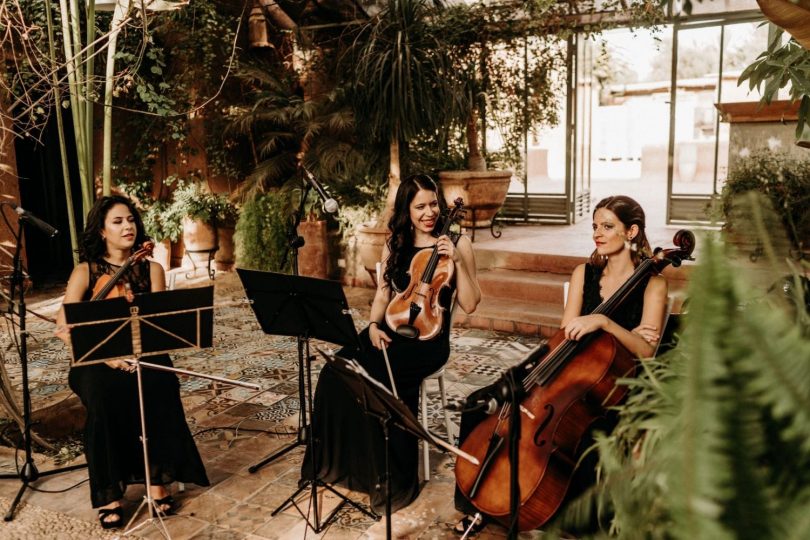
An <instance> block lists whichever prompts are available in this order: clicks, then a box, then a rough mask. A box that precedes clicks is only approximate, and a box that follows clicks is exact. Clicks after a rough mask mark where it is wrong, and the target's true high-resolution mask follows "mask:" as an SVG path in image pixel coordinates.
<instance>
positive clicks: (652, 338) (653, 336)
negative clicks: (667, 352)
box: [631, 324, 661, 345]
mask: <svg viewBox="0 0 810 540" xmlns="http://www.w3.org/2000/svg"><path fill="white" fill-rule="evenodd" d="M631 331H632V332H633V333H634V334H637V335H639V336H641V337H642V338H644V341H646V342H647V343H649V344H650V345H655V344H657V343H658V340H659V339H661V334H659V333H658V327H657V326H654V325H652V324H641V325H639V326H636V327H635V328H633V330H631Z"/></svg>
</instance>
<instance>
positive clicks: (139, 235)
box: [56, 195, 209, 529]
mask: <svg viewBox="0 0 810 540" xmlns="http://www.w3.org/2000/svg"><path fill="white" fill-rule="evenodd" d="M147 241H148V238H147V237H146V235H145V234H144V229H143V223H142V221H141V217H140V215H139V214H138V210H137V209H136V208H135V205H134V204H133V203H132V201H130V200H129V199H128V198H126V197H122V196H119V195H113V196H109V197H102V198H100V199H99V200H97V201H96V203H95V205H93V208H92V209H91V210H90V212H89V214H88V215H87V220H86V227H85V230H84V233H83V234H82V236H81V240H80V245H79V259H80V261H81V262H80V263H79V264H78V265H77V266H76V268H74V270H73V273H72V274H71V275H70V278H69V280H68V284H67V290H66V292H65V297H64V300H63V303H71V302H82V301H91V300H95V299H97V297H98V296H99V295H100V294H101V295H103V298H98V299H104V298H111V297H113V296H120V295H127V296H129V295H130V294H139V293H147V292H157V291H162V290H164V289H165V288H166V286H165V276H164V274H163V267H161V266H160V264H158V263H156V262H150V261H149V260H146V259H145V256H146V254H145V253H144V251H145V250H144V249H140V250H136V247H141V246H143V245H144V244H145V243H146V242H147ZM136 251H137V255H136V254H135V253H136ZM113 278H116V279H114V280H113ZM107 291H109V292H107ZM57 325H58V326H57V331H56V335H57V337H59V338H60V339H62V340H63V341H64V342H65V343H68V344H70V329H69V328H68V327H66V325H65V314H64V310H60V311H59V315H58V316H57ZM149 361H150V362H153V363H156V364H162V365H166V366H171V359H170V358H169V356H168V355H158V356H150V357H149ZM134 371H135V367H134V366H132V365H131V364H129V363H128V362H126V361H125V360H110V361H108V362H105V363H100V364H94V365H88V366H79V367H73V368H71V370H70V374H69V376H68V381H69V384H70V388H71V389H72V390H73V391H74V392H75V393H76V394H77V395H78V396H79V397H80V398H81V400H82V403H83V404H84V406H85V408H86V409H87V421H86V423H85V429H84V451H85V455H86V458H87V467H88V472H89V476H90V498H91V502H92V505H93V508H98V509H99V512H98V513H99V523H100V524H101V526H102V527H103V528H105V529H111V528H115V527H120V526H121V525H123V512H122V508H121V498H122V497H123V496H124V491H125V490H126V487H127V485H129V484H142V483H144V482H145V479H144V461H143V449H142V446H141V441H140V412H139V407H138V394H137V380H136V376H135V373H134ZM143 391H144V406H145V413H146V426H147V438H148V439H149V464H150V467H151V472H150V474H151V483H152V493H151V496H152V497H153V498H154V499H155V502H156V504H157V507H158V509H159V510H160V511H161V512H163V513H165V514H170V513H171V512H173V511H174V510H175V507H176V504H175V501H174V499H173V498H172V496H171V495H170V494H169V491H168V490H167V487H166V486H168V484H170V483H171V482H173V481H181V482H193V483H195V484H198V485H201V486H207V485H209V484H208V477H207V476H206V473H205V467H204V466H203V463H202V460H201V459H200V454H199V452H198V451H197V447H196V446H195V444H194V440H193V438H192V437H191V432H190V431H189V429H188V425H187V424H186V419H185V414H184V412H183V405H182V403H181V402H180V385H179V382H178V380H177V377H176V376H175V375H174V374H173V373H170V372H164V371H157V370H150V369H145V370H143Z"/></svg>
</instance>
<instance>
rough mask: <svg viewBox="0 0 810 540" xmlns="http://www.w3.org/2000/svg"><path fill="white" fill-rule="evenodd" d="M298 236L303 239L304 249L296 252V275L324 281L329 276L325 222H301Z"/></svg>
mask: <svg viewBox="0 0 810 540" xmlns="http://www.w3.org/2000/svg"><path fill="white" fill-rule="evenodd" d="M298 234H300V235H301V236H302V237H303V238H304V247H302V248H301V249H299V250H298V273H299V274H301V275H302V276H309V277H315V278H321V279H326V278H327V277H328V276H329V242H328V238H327V234H326V221H325V220H318V221H302V222H301V223H300V224H299V225H298Z"/></svg>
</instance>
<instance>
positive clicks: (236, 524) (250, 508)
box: [217, 503, 270, 534]
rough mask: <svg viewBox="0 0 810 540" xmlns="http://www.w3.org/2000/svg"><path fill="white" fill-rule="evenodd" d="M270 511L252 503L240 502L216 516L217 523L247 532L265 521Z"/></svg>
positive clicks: (250, 531) (268, 517)
mask: <svg viewBox="0 0 810 540" xmlns="http://www.w3.org/2000/svg"><path fill="white" fill-rule="evenodd" d="M269 519H270V512H267V511H265V509H264V508H262V507H260V506H256V505H253V504H247V503H240V504H237V505H236V506H234V507H232V508H231V509H230V510H228V511H227V512H225V513H224V514H222V515H221V516H219V517H218V518H217V525H219V526H220V527H226V528H228V529H233V530H236V531H239V532H241V533H243V534H249V533H252V532H253V531H255V530H256V529H258V528H260V527H261V526H262V525H264V524H265V523H267V521H268V520H269Z"/></svg>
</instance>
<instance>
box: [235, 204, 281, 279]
mask: <svg viewBox="0 0 810 540" xmlns="http://www.w3.org/2000/svg"><path fill="white" fill-rule="evenodd" d="M290 219H291V199H290V193H289V192H288V191H285V190H273V191H270V192H268V193H264V194H262V195H259V196H258V197H256V198H254V199H251V200H249V201H247V202H245V204H244V205H243V206H242V209H241V212H240V213H239V221H237V223H236V233H235V236H234V238H235V240H236V258H237V261H238V264H239V266H240V267H242V268H254V269H256V270H266V271H271V272H288V271H290V260H289V257H288V259H287V264H286V265H284V266H282V259H283V258H284V253H285V251H286V249H287V224H288V222H289V220H290Z"/></svg>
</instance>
